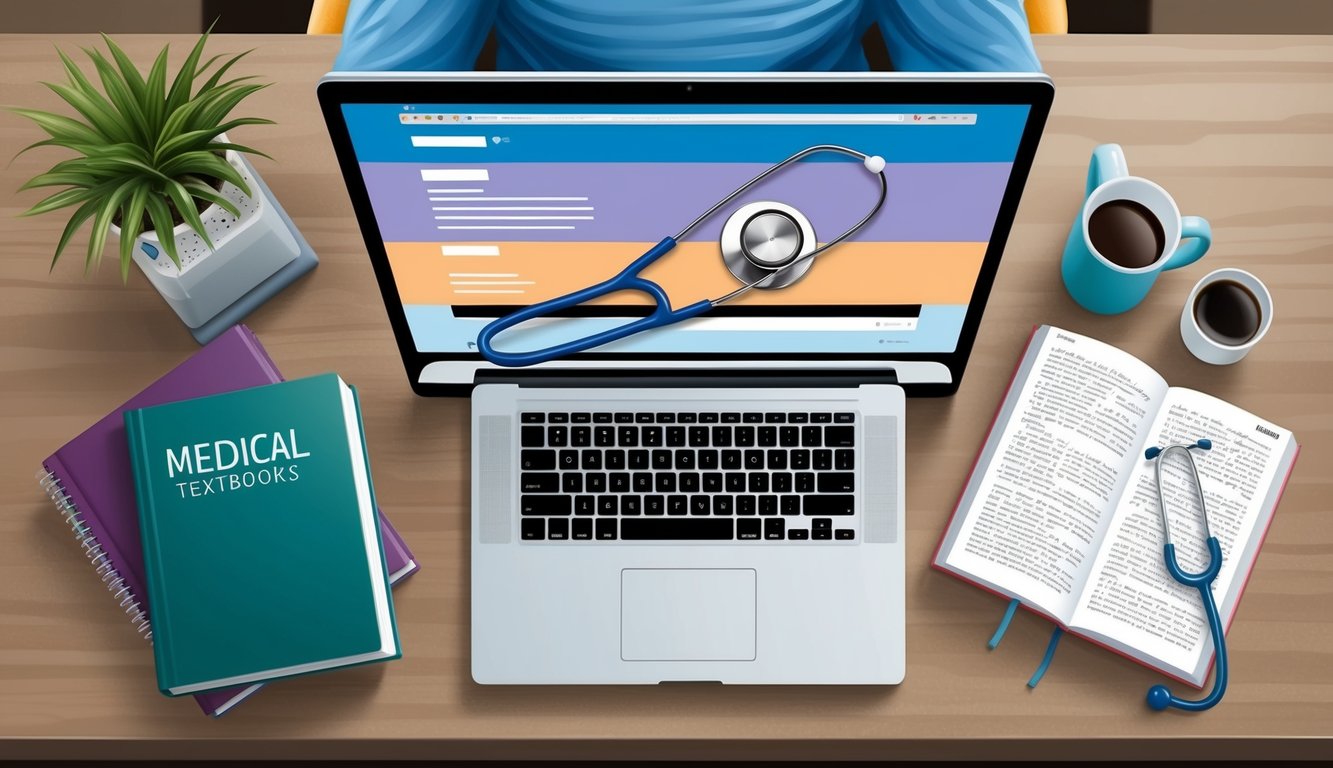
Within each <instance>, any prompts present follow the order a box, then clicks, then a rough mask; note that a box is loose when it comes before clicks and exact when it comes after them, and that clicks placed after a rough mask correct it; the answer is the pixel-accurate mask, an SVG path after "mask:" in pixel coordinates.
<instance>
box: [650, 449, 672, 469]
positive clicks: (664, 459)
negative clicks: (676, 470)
mask: <svg viewBox="0 0 1333 768" xmlns="http://www.w3.org/2000/svg"><path fill="white" fill-rule="evenodd" d="M652 462H653V469H671V451H669V450H667V449H666V448H659V449H657V450H655V451H653V452H652Z"/></svg>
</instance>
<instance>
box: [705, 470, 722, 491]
mask: <svg viewBox="0 0 1333 768" xmlns="http://www.w3.org/2000/svg"><path fill="white" fill-rule="evenodd" d="M703 489H704V493H717V492H719V491H721V490H722V473H721V472H705V473H703Z"/></svg>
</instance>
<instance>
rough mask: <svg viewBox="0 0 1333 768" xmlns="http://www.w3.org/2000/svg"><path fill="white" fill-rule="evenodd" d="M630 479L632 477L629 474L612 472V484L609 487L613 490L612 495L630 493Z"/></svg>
mask: <svg viewBox="0 0 1333 768" xmlns="http://www.w3.org/2000/svg"><path fill="white" fill-rule="evenodd" d="M629 477H630V475H629V473H628V472H612V473H611V475H610V484H609V486H608V487H609V488H610V489H611V493H625V492H626V491H628V490H629Z"/></svg>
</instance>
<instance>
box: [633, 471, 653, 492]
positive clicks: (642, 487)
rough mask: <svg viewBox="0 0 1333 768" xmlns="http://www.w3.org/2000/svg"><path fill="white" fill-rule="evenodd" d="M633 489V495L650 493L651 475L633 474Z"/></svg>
mask: <svg viewBox="0 0 1333 768" xmlns="http://www.w3.org/2000/svg"><path fill="white" fill-rule="evenodd" d="M633 487H634V492H635V493H651V492H652V490H653V473H651V472H635V473H634V478H633Z"/></svg>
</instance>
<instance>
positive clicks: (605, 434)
mask: <svg viewBox="0 0 1333 768" xmlns="http://www.w3.org/2000/svg"><path fill="white" fill-rule="evenodd" d="M592 444H593V445H595V446H597V447H599V448H610V447H611V446H613V445H615V444H616V428H615V427H595V428H593V431H592Z"/></svg>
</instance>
